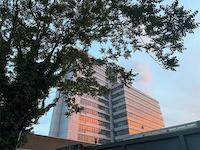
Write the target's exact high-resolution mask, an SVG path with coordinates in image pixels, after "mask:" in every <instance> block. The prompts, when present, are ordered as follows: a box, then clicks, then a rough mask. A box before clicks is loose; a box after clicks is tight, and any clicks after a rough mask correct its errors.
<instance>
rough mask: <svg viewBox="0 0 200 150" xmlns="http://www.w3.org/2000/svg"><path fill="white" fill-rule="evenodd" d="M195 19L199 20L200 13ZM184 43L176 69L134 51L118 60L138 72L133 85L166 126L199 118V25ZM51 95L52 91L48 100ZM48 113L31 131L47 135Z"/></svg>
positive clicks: (199, 4)
mask: <svg viewBox="0 0 200 150" xmlns="http://www.w3.org/2000/svg"><path fill="white" fill-rule="evenodd" d="M165 2H166V3H170V2H172V0H165ZM179 2H180V3H181V5H183V6H184V7H185V8H186V9H192V10H199V11H200V0H179ZM196 20H197V22H200V13H198V15H197V17H196ZM184 43H185V47H186V48H187V50H186V51H184V52H183V53H181V54H179V55H178V59H179V64H180V66H179V67H178V68H177V71H175V72H174V71H169V70H164V69H162V68H161V67H160V66H159V65H158V64H157V63H156V62H155V61H154V60H152V58H151V57H150V56H148V55H147V54H145V53H142V52H137V53H134V54H133V55H132V57H131V58H130V59H129V60H124V59H120V60H119V64H121V65H122V66H123V67H125V68H127V69H131V68H132V69H134V70H135V72H138V73H139V75H138V76H137V77H136V78H135V81H134V82H133V86H134V87H136V88H137V89H139V90H141V91H143V92H144V93H146V94H148V95H150V96H151V97H153V98H154V99H156V100H158V101H159V103H160V107H161V112H162V115H163V118H164V121H165V125H166V127H169V126H174V125H179V124H183V123H188V122H192V121H197V120H200V62H199V61H200V50H199V47H200V27H199V28H197V29H195V31H194V34H188V35H187V37H186V38H185V39H184ZM93 55H94V56H95V55H97V53H93ZM54 96H55V91H52V92H51V94H50V95H49V100H51V99H52V98H53V97H54ZM51 115H52V109H51V110H50V111H49V112H48V113H47V114H46V115H44V116H43V117H42V118H40V120H39V124H37V125H35V126H34V133H36V134H41V135H48V132H49V127H50V122H51Z"/></svg>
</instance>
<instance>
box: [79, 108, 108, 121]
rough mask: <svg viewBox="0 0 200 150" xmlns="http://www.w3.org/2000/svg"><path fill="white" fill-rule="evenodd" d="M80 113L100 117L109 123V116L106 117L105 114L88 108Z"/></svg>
mask: <svg viewBox="0 0 200 150" xmlns="http://www.w3.org/2000/svg"><path fill="white" fill-rule="evenodd" d="M81 113H84V114H92V115H95V116H98V117H101V118H103V119H106V120H108V121H110V117H109V115H106V114H103V113H101V112H97V111H95V110H92V109H90V108H84V109H83V110H82V111H81Z"/></svg>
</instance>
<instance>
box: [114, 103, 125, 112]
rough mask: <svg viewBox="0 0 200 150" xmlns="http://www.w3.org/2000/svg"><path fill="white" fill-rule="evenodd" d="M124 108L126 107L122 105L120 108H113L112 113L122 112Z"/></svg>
mask: <svg viewBox="0 0 200 150" xmlns="http://www.w3.org/2000/svg"><path fill="white" fill-rule="evenodd" d="M125 108H126V105H125V104H123V105H120V106H117V107H115V108H113V112H117V111H120V110H123V109H125Z"/></svg>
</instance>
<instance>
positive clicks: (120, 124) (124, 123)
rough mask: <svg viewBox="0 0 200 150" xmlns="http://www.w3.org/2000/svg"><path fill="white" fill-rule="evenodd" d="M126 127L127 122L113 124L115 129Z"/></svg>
mask: <svg viewBox="0 0 200 150" xmlns="http://www.w3.org/2000/svg"><path fill="white" fill-rule="evenodd" d="M126 125H128V122H127V120H123V121H119V122H116V123H114V127H115V128H117V127H121V126H126Z"/></svg>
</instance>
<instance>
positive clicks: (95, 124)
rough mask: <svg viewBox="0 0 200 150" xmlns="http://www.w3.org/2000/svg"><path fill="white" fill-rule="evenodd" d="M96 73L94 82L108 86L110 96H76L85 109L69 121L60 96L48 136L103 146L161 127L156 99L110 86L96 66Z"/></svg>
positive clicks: (127, 89) (131, 90)
mask: <svg viewBox="0 0 200 150" xmlns="http://www.w3.org/2000/svg"><path fill="white" fill-rule="evenodd" d="M95 71H96V73H95V75H94V76H95V77H96V79H97V81H98V82H99V83H100V84H101V85H107V86H109V87H111V89H112V92H111V94H109V95H108V96H105V97H104V96H96V97H91V96H88V95H83V96H78V95H77V96H75V99H76V102H77V103H78V104H79V105H80V106H82V107H83V108H84V110H83V111H82V112H81V113H77V114H73V115H72V116H70V117H68V118H66V116H65V112H66V111H67V107H66V105H65V104H64V98H63V97H62V95H60V100H59V101H58V103H57V105H56V107H55V108H54V111H53V115H52V120H51V126H50V132H49V135H50V136H54V137H60V138H64V139H69V140H76V141H82V142H87V143H97V144H98V143H99V144H104V143H109V142H113V141H116V140H122V139H123V138H127V137H128V136H130V135H131V134H137V133H141V132H146V131H152V130H155V129H160V128H162V127H164V123H163V119H162V115H161V111H160V107H159V103H158V102H157V101H156V100H154V99H152V98H151V97H149V96H147V95H145V94H144V93H142V92H140V91H138V90H136V89H135V88H133V87H125V86H123V85H122V84H114V85H112V86H111V84H110V82H109V81H107V79H106V74H105V68H103V67H98V66H97V67H95ZM59 94H60V93H58V95H59Z"/></svg>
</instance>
